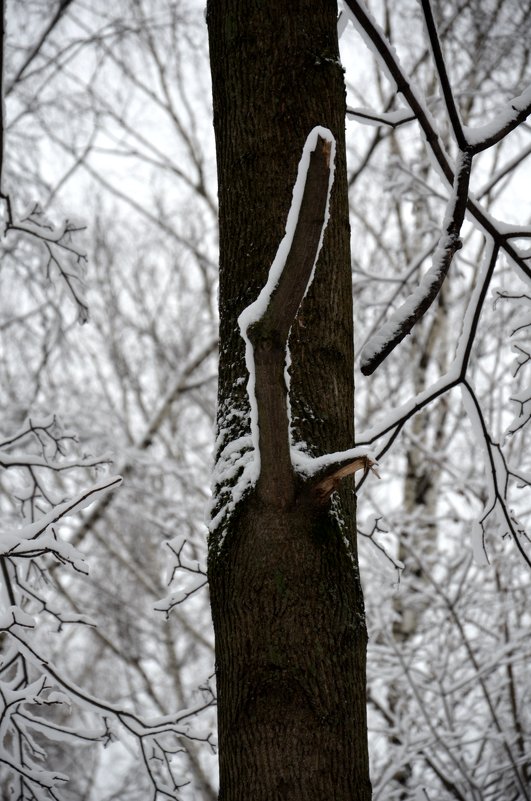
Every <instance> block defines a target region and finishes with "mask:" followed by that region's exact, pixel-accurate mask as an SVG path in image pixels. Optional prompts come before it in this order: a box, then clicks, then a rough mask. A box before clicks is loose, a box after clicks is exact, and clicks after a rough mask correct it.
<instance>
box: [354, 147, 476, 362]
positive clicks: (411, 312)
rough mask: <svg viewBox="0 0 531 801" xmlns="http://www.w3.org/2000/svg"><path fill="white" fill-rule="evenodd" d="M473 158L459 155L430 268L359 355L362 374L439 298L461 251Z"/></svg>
mask: <svg viewBox="0 0 531 801" xmlns="http://www.w3.org/2000/svg"><path fill="white" fill-rule="evenodd" d="M471 168H472V155H471V154H470V153H469V152H468V151H465V152H460V154H459V157H458V164H457V169H456V171H455V175H456V178H455V183H454V189H453V192H452V195H451V197H450V199H449V201H448V205H447V207H446V214H445V219H444V223H443V228H444V232H443V234H442V235H441V237H440V239H439V243H438V245H437V249H436V250H435V253H434V255H433V264H432V267H431V268H430V270H429V271H428V272H427V273H426V275H425V276H424V277H423V278H422V280H421V282H420V284H419V285H418V287H417V288H416V289H415V290H414V292H413V293H412V294H411V295H410V296H409V298H407V300H406V301H405V302H404V303H403V305H402V306H401V307H400V308H399V309H397V311H396V312H395V313H394V314H393V315H392V316H391V317H390V319H389V320H388V321H387V322H386V323H385V324H384V325H383V326H382V327H381V329H380V330H379V331H378V332H377V333H376V334H375V335H374V336H373V337H372V338H371V339H370V340H369V341H368V342H367V344H366V345H365V347H364V348H363V351H362V353H361V372H362V373H363V374H364V375H371V373H373V372H374V371H375V370H376V368H377V367H378V366H379V365H380V364H381V363H382V362H383V361H384V359H385V358H386V357H387V356H388V355H389V354H390V353H391V352H392V351H393V350H394V349H395V348H396V346H397V345H399V344H400V342H402V340H403V339H404V338H405V337H406V336H407V335H408V334H409V333H411V330H412V328H413V326H414V325H415V323H417V322H418V321H419V320H420V319H421V317H422V316H423V315H424V314H425V313H426V311H427V310H428V309H429V308H430V306H431V304H432V303H433V301H434V300H435V298H436V297H437V295H438V294H439V291H440V289H441V286H442V285H443V283H444V280H445V278H446V276H447V275H448V270H449V269H450V265H451V263H452V261H453V258H454V255H455V253H456V252H457V251H458V250H459V248H460V247H461V240H460V238H459V234H460V232H461V226H462V224H463V221H464V219H465V211H466V204H467V200H468V186H469V182H470V172H471Z"/></svg>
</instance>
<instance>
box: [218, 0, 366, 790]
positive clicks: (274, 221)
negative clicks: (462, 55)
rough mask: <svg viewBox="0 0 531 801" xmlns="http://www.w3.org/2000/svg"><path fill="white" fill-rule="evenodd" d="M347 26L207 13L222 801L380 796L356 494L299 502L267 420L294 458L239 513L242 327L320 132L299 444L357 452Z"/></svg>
mask: <svg viewBox="0 0 531 801" xmlns="http://www.w3.org/2000/svg"><path fill="white" fill-rule="evenodd" d="M336 19H337V7H336V3H335V2H332V1H331V0H315V2H312V3H309V2H300V0H298V1H297V2H292V3H289V4H286V3H284V2H279V0H269V2H265V1H264V2H256V0H253V2H249V0H209V3H208V7H207V21H208V28H209V38H210V54H211V70H212V83H213V98H214V127H215V134H216V148H217V160H218V183H219V204H220V301H219V302H220V377H219V396H218V444H217V464H218V466H219V464H221V463H223V465H224V467H223V469H218V470H217V481H216V486H215V488H214V490H215V499H214V512H213V519H214V520H215V524H214V525H213V526H212V530H211V535H210V542H209V580H210V589H211V603H212V615H213V620H214V628H215V635H216V673H217V686H218V716H219V750H220V784H221V789H220V799H222V800H223V801H237V799H238V800H240V799H241V801H244V800H245V801H248V799H253V801H262V800H263V801H275V799H282V801H322V799H324V798H327V799H337V801H343V800H344V801H368V799H370V796H371V788H370V781H369V771H368V755H367V726H366V698H365V652H366V640H367V635H366V628H365V617H364V607H363V596H362V591H361V586H360V581H359V574H358V567H357V551H356V527H355V499H354V494H353V490H352V485H351V484H350V483H349V482H351V480H352V479H347V480H346V481H345V482H344V485H343V486H342V487H341V490H340V491H339V492H337V493H335V494H334V495H333V496H332V499H331V500H326V501H323V499H322V498H320V497H319V496H318V494H317V492H316V486H315V481H314V482H313V483H312V482H311V481H310V480H304V479H303V478H302V477H301V476H297V475H295V473H294V472H293V482H292V483H293V486H292V487H290V486H289V482H286V481H284V478H283V476H284V475H286V474H287V473H286V469H287V468H285V464H284V463H285V461H286V459H285V453H286V450H285V448H284V447H283V444H282V443H283V438H284V439H285V440H287V438H288V423H287V419H286V421H285V423H283V422H282V421H281V424H280V425H278V426H277V424H276V422H274V423H273V424H272V421H271V420H267V419H264V411H263V408H261V410H260V411H261V413H262V414H261V416H259V425H260V436H261V438H263V437H265V436H267V435H268V432H270V433H272V436H277V438H278V439H279V442H280V446H281V447H280V448H279V454H278V460H279V461H278V465H279V466H278V476H275V475H274V472H275V471H274V470H273V471H271V469H270V468H271V464H270V463H269V469H268V470H264V471H263V472H262V474H261V476H260V479H259V482H258V485H255V486H254V487H253V488H250V489H249V490H248V491H247V492H246V493H245V495H244V496H243V498H242V499H238V498H235V499H233V500H234V501H238V503H235V502H234V503H232V504H231V503H230V502H228V503H227V500H228V499H230V497H231V488H232V487H233V486H234V484H235V482H236V481H237V480H238V478H239V477H240V475H241V472H242V469H243V467H242V465H244V464H245V455H246V449H248V448H249V447H250V446H249V433H250V426H251V424H250V405H249V399H248V396H247V388H246V385H247V378H248V373H247V369H246V364H245V343H244V341H243V339H242V336H241V334H240V329H239V326H238V322H237V321H238V317H239V315H240V314H241V312H242V311H243V310H244V309H245V308H246V307H247V306H249V305H250V304H251V303H252V302H253V301H254V300H255V299H256V298H257V296H258V294H259V293H260V290H261V289H262V287H263V286H264V284H265V283H266V280H267V276H268V271H269V268H270V266H271V264H272V262H273V259H274V258H275V254H276V251H277V248H278V246H279V243H280V241H281V240H282V237H283V235H284V230H285V225H286V219H287V215H288V211H289V208H290V203H291V198H292V190H293V185H294V183H295V178H296V175H297V167H298V163H299V159H300V158H301V154H302V151H303V147H304V144H305V141H306V138H307V136H308V134H309V133H310V131H311V130H312V129H313V128H314V127H315V126H317V125H319V126H324V127H326V128H328V129H329V130H330V131H332V133H333V135H334V137H335V139H336V147H337V153H336V167H335V180H334V184H333V188H332V195H331V200H330V221H329V223H328V226H327V228H326V231H325V236H324V241H323V247H322V250H321V254H320V257H319V260H318V263H317V269H316V272H315V278H314V281H313V283H312V285H311V287H310V289H309V291H308V293H307V294H306V296H305V298H304V301H303V302H302V304H301V306H300V308H299V311H298V315H297V318H296V319H295V322H294V323H293V325H292V326H291V333H290V339H289V350H290V354H291V367H290V391H289V409H290V432H291V439H292V442H295V443H299V447H301V448H304V449H305V450H306V451H307V452H308V453H310V454H311V455H312V456H318V455H321V454H325V453H330V452H334V451H338V450H343V449H346V448H349V447H351V446H352V445H353V439H354V431H353V344H352V343H353V335H352V292H351V271H350V253H349V242H350V229H349V221H348V202H347V183H346V168H345V144H344V125H345V122H344V120H345V91H344V84H343V72H342V68H341V65H340V63H339V53H338V44H337V27H336ZM277 345H278V347H282V348H283V343H280V345H279V343H276V345H275V346H274V347H273V351H274V350H275V347H277ZM277 350H278V348H277ZM256 352H258V351H256ZM282 353H283V351H282ZM283 358H284V356H283V355H282V359H283ZM268 365H269V362H268V360H267V358H266V359H265V360H262V362H261V366H260V370H261V376H262V378H261V379H260V380H264V381H265V386H266V387H268V386H269V389H270V390H271V393H272V394H273V395H274V394H275V393H276V392H277V391H278V392H280V393H281V394H282V392H284V394H285V388H283V383H284V377H283V370H280V371H279V367H278V360H275V359H273V358H272V360H271V365H270V368H269V367H268ZM268 370H270V375H269V379H268V376H267V373H268ZM264 376H265V377H264ZM257 380H258V379H257ZM268 380H269V384H268ZM280 385H282V388H281V389H280V390H279V386H280ZM278 392H277V394H278ZM276 408H277V409H278V406H277V407H276ZM284 429H285V436H284ZM284 445H286V446H287V443H286V442H284ZM283 454H284V456H283ZM231 459H232V461H231ZM287 461H288V462H289V459H288V460H287ZM230 465H233V466H234V469H233V470H230V469H228V466H229V467H230ZM289 470H291V466H290V467H289ZM289 470H288V473H289ZM264 485H267V486H264Z"/></svg>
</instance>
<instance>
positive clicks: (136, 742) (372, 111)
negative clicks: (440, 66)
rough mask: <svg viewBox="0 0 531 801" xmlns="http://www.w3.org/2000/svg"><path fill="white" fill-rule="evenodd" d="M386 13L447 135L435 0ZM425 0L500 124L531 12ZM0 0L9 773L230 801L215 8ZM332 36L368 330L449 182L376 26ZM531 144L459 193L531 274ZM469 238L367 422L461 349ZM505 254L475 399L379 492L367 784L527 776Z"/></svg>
mask: <svg viewBox="0 0 531 801" xmlns="http://www.w3.org/2000/svg"><path fill="white" fill-rule="evenodd" d="M368 5H369V7H370V9H371V11H372V13H373V14H374V16H375V18H376V19H377V20H378V22H379V24H380V25H381V27H382V29H383V31H384V32H385V35H386V37H387V38H389V39H390V40H391V41H392V43H393V46H394V48H395V51H396V55H397V57H398V58H399V59H400V62H401V64H402V68H403V71H404V74H405V75H407V76H409V77H410V78H411V79H412V85H414V86H415V87H416V89H415V91H417V92H418V93H419V94H421V95H422V96H423V97H424V98H425V105H426V107H427V108H428V109H429V113H430V114H431V115H432V117H433V119H434V120H435V122H436V124H437V128H438V132H439V135H440V137H441V141H442V142H443V143H444V144H445V146H446V147H447V148H448V151H449V153H450V156H451V157H452V158H455V155H456V152H455V146H454V144H453V142H452V131H451V128H450V124H449V121H448V117H447V114H446V109H445V106H444V103H443V102H442V99H441V92H440V89H439V84H438V78H437V73H436V71H435V68H434V62H433V59H432V56H431V52H430V49H429V45H428V41H427V37H426V34H425V31H424V27H423V21H422V15H421V10H420V6H419V5H418V4H417V2H415V0H403V1H402V2H401V3H400V4H396V3H391V2H388V1H387V0H376V1H375V2H370V3H369V4H368ZM433 8H434V12H435V17H436V20H437V22H438V25H439V32H440V34H441V39H442V42H443V48H444V54H445V57H446V63H447V65H448V69H449V77H450V80H451V84H452V86H453V88H454V92H455V99H456V102H457V103H458V105H459V109H460V112H461V115H462V118H463V122H464V124H465V125H466V126H467V127H468V128H474V127H477V126H481V125H484V124H487V123H490V122H491V121H492V120H494V121H496V119H497V113H498V112H497V110H498V109H499V108H500V107H504V106H507V104H508V102H509V101H510V100H511V98H516V97H519V96H521V95H522V93H523V92H524V90H525V89H526V87H527V86H528V85H529V83H530V82H531V80H530V79H531V53H530V48H531V6H530V4H529V3H528V2H527V0H523V1H522V2H518V0H492V1H490V0H489V1H487V0H471V2H462V0H438V1H437V2H434V3H433ZM5 19H6V22H7V36H6V38H5V44H4V62H5V63H4V82H3V86H4V97H5V109H4V120H3V136H4V159H3V165H2V173H1V179H2V184H1V192H2V209H3V226H4V237H3V239H2V242H1V245H0V247H1V262H0V287H1V290H0V404H1V424H0V438H1V440H2V442H1V443H0V468H1V470H0V481H1V495H0V504H1V512H2V521H1V525H0V532H1V540H0V542H1V544H2V554H3V556H2V559H1V562H2V564H1V578H0V581H1V595H0V603H1V608H0V625H1V627H2V629H3V635H2V640H1V641H0V659H1V662H0V681H1V685H0V689H1V694H0V710H1V716H0V738H1V739H0V795H1V797H2V798H6V799H7V798H12V797H13V798H17V799H18V798H20V799H54V798H57V799H65V800H70V799H72V801H73V799H83V801H111V799H121V800H123V801H136V799H146V798H153V799H155V801H160V800H161V799H163V798H179V799H183V801H188V800H189V799H204V800H205V801H206V800H207V799H215V798H216V759H215V753H214V748H213V746H215V705H214V697H215V687H214V682H213V670H214V666H213V638H212V631H211V624H210V615H209V607H208V593H207V587H206V576H205V558H206V525H205V520H206V519H207V517H208V512H207V509H208V504H209V498H210V474H211V465H212V452H213V441H214V434H213V425H214V422H213V421H214V415H215V400H216V348H217V333H216V329H217V325H216V323H217V320H216V280H217V275H216V273H217V261H216V259H217V256H216V224H217V210H216V185H215V160H214V143H213V133H212V124H211V103H210V88H209V69H208V51H207V44H206V30H205V24H204V9H203V8H202V6H201V4H200V3H196V2H193V0H182V1H181V0H156V1H155V0H116V2H115V3H113V4H112V7H111V8H109V7H108V4H107V3H105V2H103V0H101V1H100V0H92V1H91V2H85V0H62V1H61V2H55V3H50V2H48V0H24V2H19V1H18V0H13V2H8V3H7V7H6V11H5ZM345 23H346V24H345ZM340 27H341V30H342V39H341V47H342V53H343V54H344V65H345V67H346V69H347V72H346V81H347V86H348V103H349V107H350V108H351V110H352V111H351V113H349V115H348V119H347V145H348V154H349V170H350V173H349V175H350V178H349V186H350V200H351V226H352V275H353V290H354V303H355V328H356V350H357V352H358V353H359V352H361V349H362V347H363V345H364V343H365V342H366V341H367V340H368V339H369V338H370V336H371V335H372V334H373V333H374V332H375V331H377V330H378V328H379V326H380V325H381V324H382V322H383V321H384V320H385V319H386V318H388V317H389V314H390V310H391V309H394V308H396V307H398V306H399V305H400V302H401V301H402V300H404V299H405V298H406V297H407V296H408V294H409V293H410V292H411V290H412V288H413V287H415V286H416V285H417V284H418V281H419V276H420V275H421V274H423V273H424V272H425V271H426V269H427V267H428V266H429V264H430V259H431V256H432V254H433V251H434V249H435V247H436V244H437V241H438V239H439V236H440V232H441V225H442V221H443V218H444V214H445V208H446V204H447V200H448V197H449V194H450V190H449V188H448V186H447V185H446V184H445V183H444V181H442V180H441V177H440V175H439V172H438V169H437V167H436V165H434V163H433V159H432V158H430V154H429V147H428V148H427V147H426V143H425V141H424V138H423V136H422V134H421V133H420V132H419V126H418V125H417V123H416V122H409V123H408V122H407V116H408V115H407V114H404V113H402V112H401V111H400V109H403V108H406V106H405V104H404V101H403V98H400V97H398V98H397V96H396V89H395V87H393V85H392V82H391V81H390V80H389V76H388V75H387V74H386V72H385V71H384V70H382V69H381V66H380V65H379V64H378V62H377V59H376V58H375V57H374V55H373V54H372V52H371V49H370V47H369V46H368V43H367V41H364V39H362V37H361V36H360V34H359V32H358V31H356V30H355V28H354V25H353V24H352V21H349V18H348V17H347V15H346V14H344V16H343V17H342V19H341V20H340ZM366 38H367V37H366V36H365V39H366ZM530 155H531V127H530V125H529V124H528V123H526V122H524V123H523V124H521V125H520V126H519V127H518V128H517V129H516V130H514V131H513V132H511V133H510V135H508V136H506V137H505V138H503V139H502V140H501V141H500V142H499V143H497V144H495V145H494V146H493V147H491V148H490V149H488V150H485V152H482V153H480V154H478V155H477V156H476V157H475V161H474V169H473V172H472V176H471V185H470V191H471V192H472V193H473V195H474V196H475V198H476V199H477V201H478V203H480V204H481V207H482V208H483V209H484V210H486V211H488V212H489V214H490V215H492V218H495V219H496V220H500V221H503V222H502V223H500V225H499V226H498V230H499V231H500V233H501V235H502V236H505V237H506V241H508V242H510V243H511V244H512V246H514V247H515V248H518V254H519V258H520V259H521V261H522V264H524V265H529V264H530V261H529V260H530V259H531V255H529V254H530V253H531V251H529V237H530V236H531V227H530V226H531V206H530V204H529V200H528V186H529V180H530V178H529V176H530V173H529V165H530V163H531V161H530V162H529V163H528V157H529V156H530ZM517 234H518V236H517ZM462 239H463V247H462V249H460V250H459V252H458V253H457V255H456V257H455V259H454V263H453V264H452V267H451V271H450V276H449V279H448V280H447V281H446V282H445V284H444V285H443V289H442V291H441V293H440V295H439V297H438V299H437V301H436V303H435V304H434V306H433V307H432V309H431V310H430V312H429V313H428V314H427V315H425V317H424V319H423V320H422V322H421V323H419V324H418V325H417V326H416V327H415V329H414V331H413V333H412V335H411V336H409V337H408V338H407V339H406V340H405V341H404V342H403V343H402V344H401V345H400V346H399V348H398V349H397V350H396V351H395V352H394V353H393V354H392V355H391V356H390V357H389V358H388V359H387V360H386V361H385V362H384V364H383V365H382V366H381V367H380V368H379V369H378V370H377V371H376V372H375V373H374V375H373V376H371V377H369V378H367V377H364V376H362V375H361V374H359V375H358V380H357V387H356V395H357V401H356V419H357V423H356V425H357V428H358V430H359V431H364V430H370V429H371V427H373V426H374V425H375V424H379V423H381V421H382V420H384V419H385V418H386V417H388V416H389V414H390V412H391V411H392V410H393V409H395V408H398V407H400V406H401V404H403V403H405V402H406V401H408V400H409V399H410V398H412V397H414V396H418V395H419V393H422V392H424V391H425V390H426V389H427V388H429V387H430V386H431V385H432V384H433V383H434V382H435V381H436V380H437V379H438V378H439V377H440V376H441V375H444V374H445V373H446V372H447V370H448V369H449V367H450V364H451V363H452V361H453V359H454V356H455V353H456V349H457V348H458V345H459V341H460V334H461V333H462V321H463V319H464V316H465V309H466V308H467V307H468V305H469V303H470V300H471V297H473V293H474V289H477V287H478V281H479V278H478V276H479V271H480V266H481V264H485V259H487V261H488V256H489V252H490V251H489V246H488V244H486V240H485V236H484V235H483V234H482V233H481V232H478V229H477V225H475V224H474V223H473V222H471V220H470V219H468V220H467V221H465V223H464V226H463V230H462ZM501 251H502V252H501V253H500V255H499V256H498V261H497V265H496V270H495V272H494V275H493V277H492V280H491V283H490V286H489V288H488V296H487V300H486V302H485V305H484V307H483V311H482V314H481V318H480V321H479V326H478V329H477V333H476V337H475V342H474V345H473V349H472V351H471V352H470V363H469V366H468V372H467V380H468V383H469V385H470V387H471V389H472V390H473V392H474V394H473V396H472V397H473V398H476V399H477V400H478V401H479V402H480V405H481V406H480V408H481V413H480V414H478V413H474V410H473V409H472V411H471V405H472V406H474V403H473V400H471V397H470V396H469V398H468V402H466V403H465V404H464V403H463V394H465V395H466V392H464V393H462V392H461V391H460V389H459V388H456V389H453V390H451V391H449V392H447V393H445V394H444V395H441V397H440V398H438V399H436V400H435V401H434V402H433V403H432V404H430V405H429V406H427V407H426V408H425V409H424V410H423V411H422V412H420V413H419V414H418V415H416V416H415V417H412V419H411V420H409V421H408V422H407V424H406V425H405V426H404V427H403V428H402V429H401V431H400V433H399V435H398V436H397V437H396V441H394V442H393V443H389V445H390V447H389V449H388V450H386V452H385V453H384V454H382V456H381V458H380V460H379V461H380V468H379V470H380V474H381V480H380V481H376V480H372V479H371V480H369V481H366V482H365V483H363V485H362V487H361V488H360V491H359V500H358V515H359V517H358V525H359V534H360V537H359V541H360V551H361V564H362V580H363V585H364V590H365V594H366V606H367V624H368V628H369V634H370V644H369V654H368V670H369V684H368V701H369V724H370V735H369V736H370V750H371V760H372V762H371V770H372V781H373V787H374V798H375V799H385V800H386V801H395V799H396V800H398V799H415V801H418V799H432V801H435V799H437V800H439V799H441V800H443V801H444V799H463V801H464V800H465V799H466V801H494V800H495V799H496V800H498V799H499V801H501V800H502V799H503V801H511V799H513V800H514V801H516V799H531V789H530V786H531V712H530V708H531V684H530V682H529V660H530V655H531V636H530V635H531V631H530V629H531V616H530V612H529V609H530V606H531V604H530V601H531V598H530V577H531V568H530V565H529V564H528V563H527V562H526V558H527V559H529V558H531V557H530V555H529V554H530V551H529V547H528V546H527V539H526V536H525V533H524V532H525V528H526V524H527V527H528V528H529V525H528V524H529V517H530V515H531V503H530V495H529V488H528V483H529V482H530V481H531V464H530V461H531V456H530V454H531V449H530V446H529V434H530V428H529V425H527V424H528V421H529V417H530V415H531V388H530V387H531V379H530V365H531V350H530V337H529V332H530V325H531V316H530V312H531V297H530V294H529V289H528V288H527V289H526V285H525V283H524V281H523V278H525V272H522V270H520V273H519V274H517V271H516V270H515V266H514V264H513V263H512V262H511V260H510V258H509V257H508V256H507V253H505V252H503V248H502V249H501ZM87 309H88V315H89V321H88V322H87V323H86V324H84V325H80V324H79V323H80V322H83V321H84V319H85V318H86V316H87ZM464 333H465V334H466V330H465V331H464ZM465 400H466V399H465ZM497 443H499V444H500V446H501V448H500V449H498V447H497ZM391 444H392V447H391ZM111 462H112V463H111ZM494 473H496V476H495V477H496V478H497V483H495V482H494V481H493V476H494ZM116 475H121V476H122V477H123V484H122V486H120V487H119V488H115V484H116V483H117V481H116V479H115V478H114V476H116ZM496 489H497V490H499V491H500V500H498V499H497V497H496V496H495V494H493V493H494V491H495V490H496ZM87 502H92V505H91V506H89V507H88V508H86V509H85V508H84V507H85V506H86V503H87ZM81 509H82V511H80V510H81ZM503 510H506V511H507V512H508V514H509V516H510V519H511V521H512V525H514V530H515V532H516V535H517V538H516V537H515V536H514V532H513V533H511V531H509V530H508V527H507V523H506V522H504V518H503ZM21 526H24V527H25V528H24V529H23V530H22V531H21V530H20V529H21ZM516 539H518V542H515V540H516ZM526 554H527V556H526ZM87 565H89V566H90V573H89V574H87V573H86V571H87ZM94 624H96V625H94ZM102 746H105V748H103V747H102ZM59 774H64V775H66V776H68V777H69V780H68V781H67V782H63V781H62V780H61V778H60V776H59ZM9 787H12V788H15V789H14V795H10V790H9V789H8V788H9Z"/></svg>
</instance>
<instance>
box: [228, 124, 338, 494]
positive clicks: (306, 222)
mask: <svg viewBox="0 0 531 801" xmlns="http://www.w3.org/2000/svg"><path fill="white" fill-rule="evenodd" d="M334 156H335V140H334V137H333V135H332V134H331V132H330V131H328V130H327V129H324V128H321V127H316V128H314V129H313V130H312V131H311V132H310V134H309V135H308V137H307V139H306V143H305V145H304V149H303V153H302V157H301V160H300V162H299V168H298V174H297V179H296V182H295V186H294V188H293V199H292V204H291V208H290V211H289V214H288V219H287V223H286V233H285V236H284V238H283V239H282V242H281V243H280V245H279V248H278V251H277V254H276V256H275V259H274V261H273V264H272V265H271V269H270V271H269V276H268V279H267V282H266V285H265V286H264V288H263V289H262V291H261V292H260V295H259V296H258V298H257V299H256V300H255V301H254V302H253V303H252V304H251V305H250V306H248V307H247V308H246V309H245V310H244V311H243V312H242V314H241V315H240V318H239V325H240V331H241V334H242V337H243V339H244V340H245V343H246V363H247V369H248V371H249V381H248V393H249V400H250V407H251V432H252V437H253V446H254V470H255V476H254V478H255V480H256V481H257V490H258V492H259V494H260V495H261V496H262V497H263V498H264V500H266V501H267V502H268V503H271V504H273V505H275V506H276V505H279V506H281V507H282V506H285V505H286V504H287V503H289V502H290V501H291V499H292V497H293V492H294V485H295V476H294V472H293V466H292V463H291V457H290V446H289V419H288V404H287V386H286V381H285V375H284V373H285V369H286V352H287V342H288V336H289V331H290V328H291V326H292V324H293V322H294V320H295V316H296V314H297V310H298V308H299V306H300V304H301V301H302V299H303V298H304V295H305V294H306V292H307V290H308V287H309V285H310V284H311V281H312V278H313V274H314V270H315V266H316V263H317V259H318V257H319V252H320V249H321V245H322V241H323V236H324V230H325V228H326V225H327V222H328V207H329V201H330V192H331V189H332V183H333V179H334Z"/></svg>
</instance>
